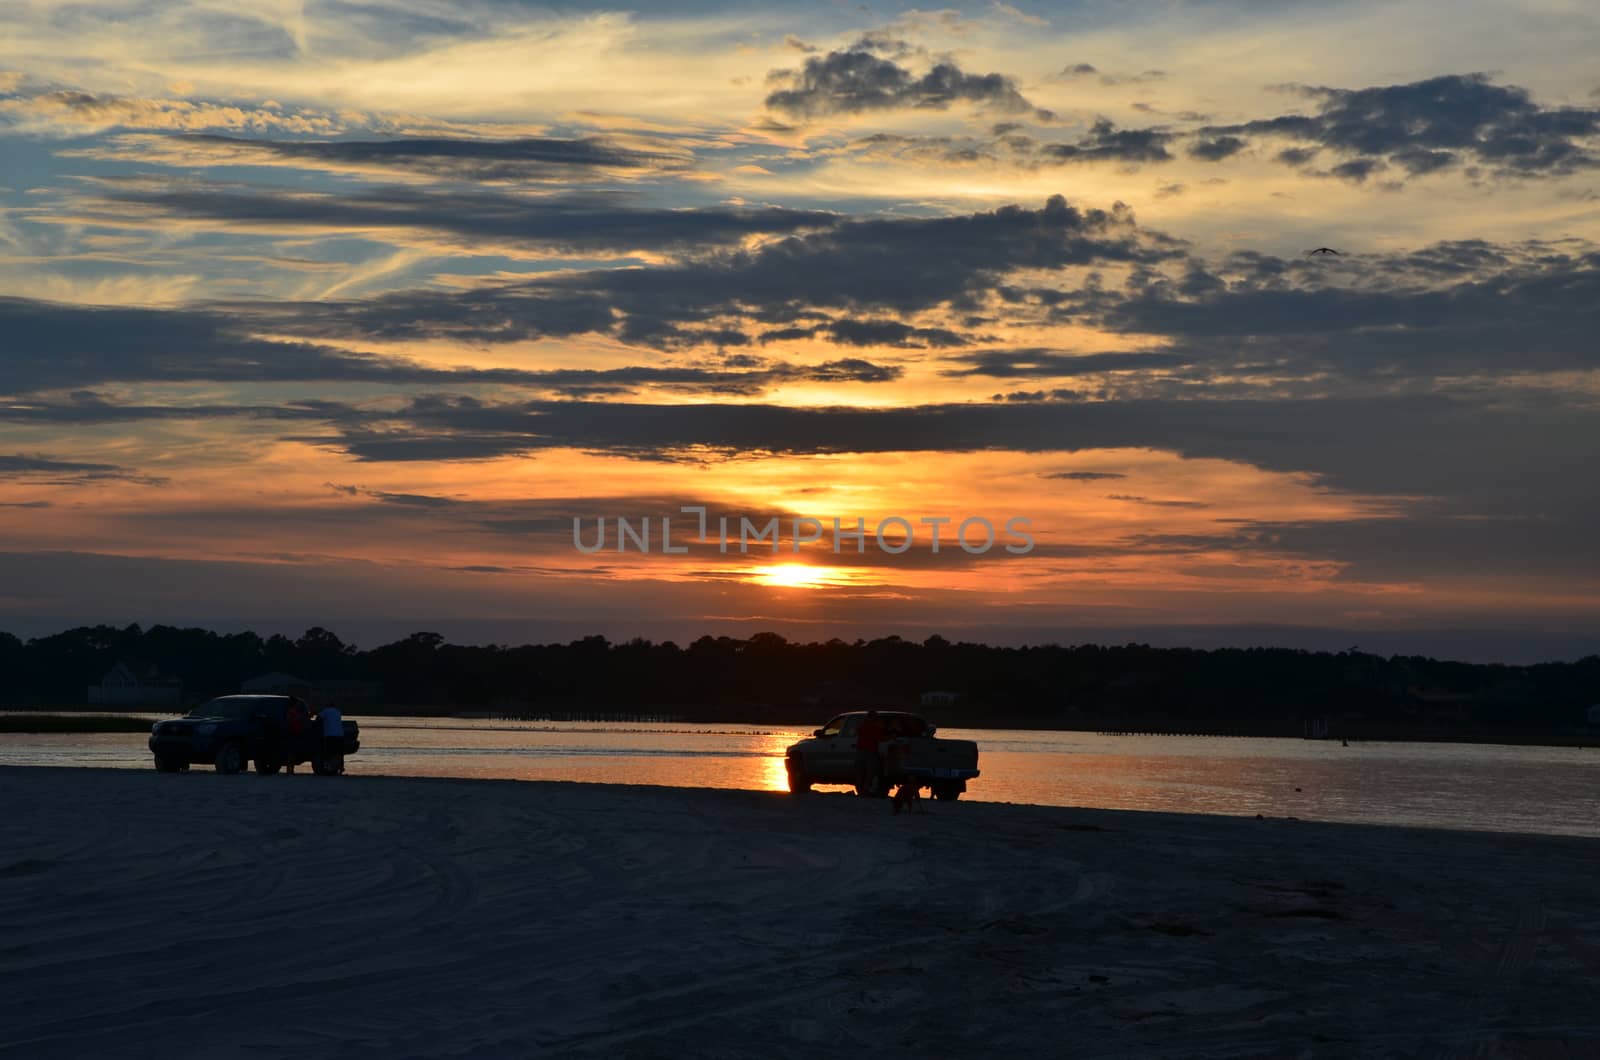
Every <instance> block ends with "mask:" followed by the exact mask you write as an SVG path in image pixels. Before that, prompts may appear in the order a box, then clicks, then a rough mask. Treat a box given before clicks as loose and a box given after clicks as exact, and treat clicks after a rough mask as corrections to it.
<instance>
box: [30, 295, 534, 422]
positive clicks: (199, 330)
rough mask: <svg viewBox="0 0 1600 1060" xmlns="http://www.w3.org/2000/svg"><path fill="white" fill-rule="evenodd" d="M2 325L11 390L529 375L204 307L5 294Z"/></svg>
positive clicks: (494, 379) (486, 379) (495, 379)
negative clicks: (301, 337) (345, 344)
mask: <svg viewBox="0 0 1600 1060" xmlns="http://www.w3.org/2000/svg"><path fill="white" fill-rule="evenodd" d="M0 332H3V333H4V334H5V335H6V336H7V354H6V358H7V364H6V373H5V377H4V382H3V384H0V385H3V386H4V389H5V391H6V392H9V393H13V394H21V393H27V392H29V391H34V390H46V389H52V388H58V387H69V386H70V387H85V386H93V385H95V384H97V383H104V382H112V381H116V382H192V381H198V380H204V381H209V382H290V381H309V380H322V381H339V382H373V383H396V384H398V383H446V382H450V383H471V382H480V383H514V382H519V381H526V380H527V379H528V377H529V373H526V372H522V371H518V370H516V369H472V368H461V369H440V368H428V367H424V366H421V365H418V364H416V363H415V362H412V361H408V360H405V359H403V358H389V357H375V356H369V355H366V354H360V353H352V352H350V351H346V350H340V349H337V348H334V347H331V346H326V345H321V344H313V343H302V342H277V341H269V340H265V339H259V338H255V337H253V336H252V335H251V334H249V332H248V331H247V330H245V327H244V325H243V324H242V322H241V321H239V320H238V319H237V318H234V317H232V316H230V315H228V314H226V313H221V312H215V311H210V310H204V309H192V310H161V309H129V308H106V307H92V306H72V305H61V304H57V303H53V302H36V301H31V300H28V299H21V298H0ZM75 404H76V403H75ZM89 404H92V403H89ZM12 411H14V412H25V411H26V410H25V409H20V410H12Z"/></svg>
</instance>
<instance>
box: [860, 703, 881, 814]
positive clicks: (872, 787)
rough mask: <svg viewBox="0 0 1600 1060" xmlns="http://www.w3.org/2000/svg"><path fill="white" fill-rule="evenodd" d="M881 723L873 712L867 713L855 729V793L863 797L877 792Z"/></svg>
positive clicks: (879, 768) (876, 713) (879, 771)
mask: <svg viewBox="0 0 1600 1060" xmlns="http://www.w3.org/2000/svg"><path fill="white" fill-rule="evenodd" d="M883 737H884V729H883V722H882V720H880V719H879V717H878V712H877V711H875V710H869V711H867V716H866V717H865V718H862V719H861V724H860V725H859V726H858V727H857V728H856V791H857V792H859V793H860V794H863V795H871V794H874V793H875V792H876V791H877V790H878V775H879V774H880V773H881V772H882V771H883V763H882V761H881V760H880V759H879V757H878V745H879V744H881V743H882V742H883Z"/></svg>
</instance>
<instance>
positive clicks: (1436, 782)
mask: <svg viewBox="0 0 1600 1060" xmlns="http://www.w3.org/2000/svg"><path fill="white" fill-rule="evenodd" d="M809 732H810V730H808V729H786V728H770V727H757V726H740V725H686V724H663V725H649V724H625V723H619V724H606V723H593V722H568V723H561V722H539V723H516V722H490V721H467V720H458V719H386V718H373V719H369V720H362V722H361V740H362V746H361V752H360V753H359V754H358V755H356V756H354V757H353V758H352V759H351V760H350V771H351V773H352V774H354V775H360V774H373V773H381V774H385V775H389V776H412V777H486V778H499V779H514V780H573V781H593V782H606V783H620V784H664V785H675V786H691V787H707V788H747V789H756V790H781V789H783V788H784V787H785V786H786V780H785V777H784V770H783V752H784V749H785V748H786V747H788V746H789V744H791V743H793V742H794V741H796V740H798V739H801V738H802V737H804V736H806V735H809ZM940 734H941V735H943V736H949V737H954V738H958V739H971V740H976V741H978V748H979V756H980V760H979V763H978V764H979V767H980V768H981V769H982V770H983V776H982V777H980V778H978V779H977V780H974V781H972V782H971V784H970V786H969V790H968V793H967V795H966V796H964V797H965V798H970V799H976V800H983V801H990V802H1025V803H1036V804H1041V805H1048V806H1094V807H1104V808H1109V809H1132V810H1168V811H1179V812H1191V813H1213V814H1233V815H1244V816H1254V815H1255V814H1258V813H1260V814H1264V815H1267V816H1269V817H1282V816H1294V817H1299V818H1301V819H1303V820H1324V821H1356V822H1368V823H1382V824H1405V825H1426V826H1432V827H1441V828H1465V829H1483V830H1493V831H1511V832H1545V833H1554V834H1564V835H1584V836H1597V837H1600V783H1597V782H1600V749H1596V748H1571V747H1507V746H1500V745H1489V744H1427V743H1355V744H1351V745H1350V746H1349V747H1341V746H1340V745H1339V744H1338V743H1335V742H1330V741H1311V740H1287V739H1228V738H1207V737H1183V736H1101V735H1098V734H1095V733H1081V732H1030V731H1021V730H998V729H986V730H960V729H941V730H940ZM0 765H64V766H124V767H134V768H148V767H149V765H150V760H149V753H148V751H147V750H146V749H145V738H144V737H143V736H141V735H139V734H121V733H116V734H92V735H15V734H6V735H0ZM294 782H295V783H299V782H300V781H298V780H297V781H294ZM822 790H829V789H822ZM839 790H842V789H839Z"/></svg>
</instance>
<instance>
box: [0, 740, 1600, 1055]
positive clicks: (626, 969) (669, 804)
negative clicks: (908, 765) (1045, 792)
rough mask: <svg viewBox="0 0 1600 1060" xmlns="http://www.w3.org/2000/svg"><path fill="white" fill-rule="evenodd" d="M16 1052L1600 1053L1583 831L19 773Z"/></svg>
mask: <svg viewBox="0 0 1600 1060" xmlns="http://www.w3.org/2000/svg"><path fill="white" fill-rule="evenodd" d="M0 804H3V805H5V806H6V807H7V808H8V810H9V812H8V813H6V814H5V815H4V820H3V821H0V923H3V924H4V928H5V930H4V934H3V936H0V1055H5V1056H27V1057H55V1056H62V1057H82V1056H94V1055H104V1056H110V1055H116V1056H163V1057H181V1056H195V1057H201V1056H204V1057H234V1056H237V1057H246V1056H249V1057H261V1056H276V1055H290V1054H293V1055H295V1056H301V1057H307V1056H336V1057H403V1056H417V1057H423V1056H428V1057H436V1056H448V1057H500V1056H506V1057H516V1056H571V1055H596V1056H601V1055H604V1056H627V1057H656V1056H661V1057H667V1056H713V1057H744V1056H760V1057H766V1058H770V1057H789V1056H793V1057H815V1056H817V1055H819V1054H823V1053H828V1054H833V1053H840V1054H844V1053H860V1052H865V1051H871V1052H872V1053H874V1054H881V1055H907V1056H910V1055H922V1056H927V1055H948V1056H1000V1055H1015V1054H1017V1053H1019V1052H1026V1053H1029V1054H1033V1055H1038V1054H1040V1053H1041V1052H1042V1053H1043V1055H1051V1056H1212V1057H1236V1056H1330V1057H1333V1056H1397V1055H1404V1056H1540V1057H1544V1056H1596V1055H1600V989H1597V985H1596V983H1597V974H1600V905H1597V903H1596V894H1597V891H1596V884H1595V880H1596V877H1597V871H1600V841H1595V840H1585V839H1570V838H1552V837H1529V836H1511V835H1497V834H1478V833H1462V832H1444V831H1422V830H1415V829H1398V828H1380V827H1363V826H1353V825H1330V824H1314V823H1310V822H1298V821H1293V820H1284V819H1264V820H1257V819H1255V818H1253V817H1249V818H1227V817H1200V816H1182V815H1173V814H1150V813H1132V812H1113V811H1093V810H1078V809H1061V808H1044V807H1028V806H1012V805H1005V804H977V803H966V802H961V803H953V804H952V803H925V810H926V812H925V813H923V814H920V815H915V816H905V815H901V816H895V815H893V814H891V812H890V807H889V805H888V804H887V803H885V802H879V801H870V800H860V799H856V798H854V797H852V796H849V795H842V794H841V795H833V794H817V795H812V796H810V797H805V798H800V799H796V798H791V797H788V796H785V795H781V794H768V793H756V792H730V791H705V790H691V789H673V788H645V787H620V786H604V785H586V784H562V783H525V782H523V783H519V782H494V781H457V780H418V779H390V778H376V777H359V776H350V777H345V778H341V779H331V778H318V777H299V776H296V777H282V776H279V777H267V778H263V777H258V776H254V775H245V776H236V777H222V776H217V775H215V774H213V773H211V772H209V771H203V770H196V771H195V772H194V773H192V774H188V775H179V776H158V775H157V774H155V773H153V772H149V773H145V772H132V771H118V770H85V769H72V770H66V769H61V770H58V769H25V768H24V769H18V768H11V769H4V770H0Z"/></svg>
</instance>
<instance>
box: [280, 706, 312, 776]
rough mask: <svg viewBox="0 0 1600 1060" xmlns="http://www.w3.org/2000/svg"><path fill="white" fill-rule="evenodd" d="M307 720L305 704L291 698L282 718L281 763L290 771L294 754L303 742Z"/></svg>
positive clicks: (292, 767)
mask: <svg viewBox="0 0 1600 1060" xmlns="http://www.w3.org/2000/svg"><path fill="white" fill-rule="evenodd" d="M307 720H308V717H307V714H306V705H305V704H304V703H302V702H300V701H299V700H298V699H291V700H290V701H289V711H288V714H287V715H286V717H285V718H284V748H283V752H284V753H283V765H284V768H285V769H287V770H288V771H289V772H290V773H293V772H294V756H295V754H296V753H297V752H298V751H299V750H300V748H301V747H302V746H303V745H304V743H305V738H306V721H307Z"/></svg>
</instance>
